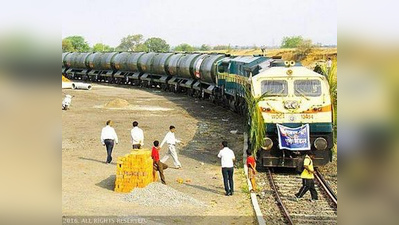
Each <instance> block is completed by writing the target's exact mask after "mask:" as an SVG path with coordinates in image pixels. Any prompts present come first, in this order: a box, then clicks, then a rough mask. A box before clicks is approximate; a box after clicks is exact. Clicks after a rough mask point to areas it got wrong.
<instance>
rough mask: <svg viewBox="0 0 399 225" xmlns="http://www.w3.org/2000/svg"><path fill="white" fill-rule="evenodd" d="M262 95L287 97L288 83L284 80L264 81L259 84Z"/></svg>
mask: <svg viewBox="0 0 399 225" xmlns="http://www.w3.org/2000/svg"><path fill="white" fill-rule="evenodd" d="M261 91H262V95H263V94H265V93H267V94H266V95H267V96H287V94H288V83H287V81H286V80H264V81H262V82H261Z"/></svg>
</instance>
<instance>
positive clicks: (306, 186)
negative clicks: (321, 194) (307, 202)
mask: <svg viewBox="0 0 399 225" xmlns="http://www.w3.org/2000/svg"><path fill="white" fill-rule="evenodd" d="M314 156H315V155H314V153H313V152H311V151H309V153H308V154H306V155H305V159H304V160H303V167H304V169H303V172H302V173H301V178H302V187H301V189H299V192H298V193H296V194H295V197H296V198H302V196H303V195H304V194H306V192H308V191H310V195H311V196H312V200H311V201H315V200H318V197H317V191H316V188H315V186H314V173H315V171H314V168H313V160H312V159H314Z"/></svg>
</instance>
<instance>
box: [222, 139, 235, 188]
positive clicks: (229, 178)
mask: <svg viewBox="0 0 399 225" xmlns="http://www.w3.org/2000/svg"><path fill="white" fill-rule="evenodd" d="M222 148H223V149H222V150H220V152H219V154H218V157H219V158H220V159H221V163H222V175H223V183H224V190H225V191H226V196H229V195H233V193H234V182H233V174H234V160H235V159H236V157H235V155H234V152H233V150H231V149H230V148H229V147H227V141H223V142H222Z"/></svg>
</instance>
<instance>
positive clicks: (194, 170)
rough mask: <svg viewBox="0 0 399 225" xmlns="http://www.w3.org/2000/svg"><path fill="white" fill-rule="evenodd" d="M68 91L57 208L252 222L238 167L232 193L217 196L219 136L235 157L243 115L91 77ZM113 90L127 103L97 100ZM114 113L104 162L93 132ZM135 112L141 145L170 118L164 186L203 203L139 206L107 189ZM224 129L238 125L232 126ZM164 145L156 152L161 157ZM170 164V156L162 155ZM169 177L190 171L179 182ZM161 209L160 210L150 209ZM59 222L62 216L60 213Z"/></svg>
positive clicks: (169, 219) (159, 134) (112, 95)
mask: <svg viewBox="0 0 399 225" xmlns="http://www.w3.org/2000/svg"><path fill="white" fill-rule="evenodd" d="M64 94H71V95H74V96H75V97H74V98H73V100H72V106H71V109H70V110H69V111H62V215H63V216H64V217H67V218H72V217H74V216H140V217H144V218H146V223H149V224H151V222H153V223H160V224H170V223H174V224H176V223H177V224H186V223H195V224H253V223H255V217H254V213H253V210H252V207H251V203H250V198H249V195H248V193H247V192H246V191H245V186H246V185H245V178H244V176H243V173H242V170H239V169H236V170H235V177H234V181H235V194H234V195H233V196H224V189H223V181H222V175H221V169H220V160H219V159H218V158H217V153H218V151H219V150H220V142H221V141H222V140H224V139H225V140H227V141H228V142H229V143H230V146H231V148H232V149H233V150H234V151H235V153H236V157H237V161H238V162H240V161H241V160H242V149H243V131H244V127H243V118H241V117H240V116H238V115H237V114H235V113H232V112H230V111H228V110H226V109H224V108H222V107H219V106H215V105H214V104H212V103H210V102H207V101H199V100H196V99H193V98H191V97H188V96H185V95H177V94H174V93H167V92H161V91H159V90H157V89H141V88H136V87H125V88H124V87H114V86H109V85H94V86H93V89H92V90H90V91H78V90H63V96H64ZM116 98H120V99H125V100H127V101H128V102H129V103H130V106H128V107H124V108H121V109H111V108H105V107H104V105H105V104H106V103H107V102H109V101H112V100H114V99H116ZM109 119H110V120H113V121H114V128H115V130H116V132H117V134H118V137H119V140H120V143H119V145H116V146H115V148H114V152H113V159H114V160H113V163H111V164H105V163H104V162H105V159H106V150H105V147H103V146H102V145H101V143H100V133H101V129H102V127H104V126H105V121H106V120H109ZM135 120H137V121H138V122H139V127H141V128H142V129H143V130H144V135H145V146H144V147H145V148H150V147H151V146H152V141H154V140H160V141H162V139H163V137H164V135H165V134H166V133H167V131H168V128H169V126H170V125H175V126H176V137H177V138H178V139H180V140H182V141H183V144H182V145H180V146H178V151H179V153H178V154H179V157H180V158H179V159H180V161H181V163H182V166H183V168H182V169H181V170H176V169H173V168H171V169H168V170H166V171H165V177H166V180H167V183H168V185H169V186H171V187H173V188H174V189H176V190H178V191H180V192H183V193H185V194H188V195H190V196H192V197H193V198H195V199H198V200H200V201H203V202H204V203H206V204H207V205H208V206H207V207H191V206H187V205H182V206H180V207H174V208H165V207H145V206H142V205H138V204H135V203H134V202H126V201H124V200H123V198H122V195H123V194H119V193H115V192H114V191H113V189H114V182H115V171H116V159H117V157H118V156H122V155H125V154H127V153H129V152H130V151H131V144H130V129H131V128H132V122H133V121H135ZM232 130H238V132H237V133H236V134H233V133H231V132H230V131H232ZM166 150H167V147H166V145H165V146H164V147H163V149H162V150H161V152H160V155H161V157H162V156H163V155H164V154H165V152H166ZM166 163H167V164H168V165H173V163H172V160H171V159H169V160H168V161H167V162H166ZM177 178H183V179H184V180H187V179H191V183H183V184H179V183H177V182H176V179H177ZM153 216H161V217H153ZM64 222H65V221H64Z"/></svg>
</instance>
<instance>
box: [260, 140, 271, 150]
mask: <svg viewBox="0 0 399 225" xmlns="http://www.w3.org/2000/svg"><path fill="white" fill-rule="evenodd" d="M263 142H264V146H263V147H262V149H263V150H270V149H271V148H272V147H273V141H272V139H270V138H268V137H265V138H264V139H263Z"/></svg>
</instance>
